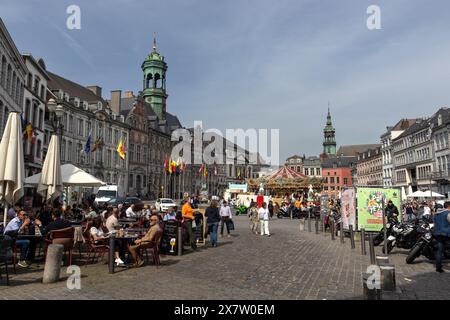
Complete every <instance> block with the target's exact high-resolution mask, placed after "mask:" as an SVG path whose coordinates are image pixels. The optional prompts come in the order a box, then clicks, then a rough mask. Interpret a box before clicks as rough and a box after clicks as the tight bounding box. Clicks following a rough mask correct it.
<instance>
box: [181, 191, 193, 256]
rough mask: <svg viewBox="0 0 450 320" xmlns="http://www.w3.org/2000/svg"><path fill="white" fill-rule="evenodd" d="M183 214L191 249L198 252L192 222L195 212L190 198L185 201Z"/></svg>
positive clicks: (182, 209)
mask: <svg viewBox="0 0 450 320" xmlns="http://www.w3.org/2000/svg"><path fill="white" fill-rule="evenodd" d="M181 214H182V215H183V220H184V223H185V225H186V229H187V232H188V234H189V242H190V244H191V247H192V249H194V250H196V249H197V244H196V241H195V236H194V230H193V229H192V221H194V210H192V207H191V198H190V197H189V196H188V197H187V198H186V199H184V204H183V207H182V208H181Z"/></svg>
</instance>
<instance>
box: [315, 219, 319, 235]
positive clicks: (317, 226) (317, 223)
mask: <svg viewBox="0 0 450 320" xmlns="http://www.w3.org/2000/svg"><path fill="white" fill-rule="evenodd" d="M315 227H316V234H319V218H317V217H316V223H315Z"/></svg>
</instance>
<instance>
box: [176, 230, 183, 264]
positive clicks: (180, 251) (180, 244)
mask: <svg viewBox="0 0 450 320" xmlns="http://www.w3.org/2000/svg"><path fill="white" fill-rule="evenodd" d="M177 238H178V239H177V240H176V241H177V245H178V255H179V256H181V255H183V245H184V244H183V228H182V227H181V224H179V225H178V229H177Z"/></svg>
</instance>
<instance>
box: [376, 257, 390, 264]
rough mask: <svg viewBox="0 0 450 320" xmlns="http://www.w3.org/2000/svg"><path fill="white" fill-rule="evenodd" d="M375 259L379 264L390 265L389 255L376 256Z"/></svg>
mask: <svg viewBox="0 0 450 320" xmlns="http://www.w3.org/2000/svg"><path fill="white" fill-rule="evenodd" d="M375 260H376V263H377V266H387V265H389V257H388V256H376V257H375Z"/></svg>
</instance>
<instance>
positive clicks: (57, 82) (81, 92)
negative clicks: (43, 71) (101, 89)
mask: <svg viewBox="0 0 450 320" xmlns="http://www.w3.org/2000/svg"><path fill="white" fill-rule="evenodd" d="M47 74H48V75H49V77H50V80H49V81H48V84H47V85H48V87H49V88H50V89H51V90H59V89H61V90H62V91H64V92H67V93H68V94H69V95H70V97H77V98H79V99H80V100H81V101H87V102H98V101H101V102H102V103H103V104H104V105H105V106H106V105H107V101H106V100H104V99H103V98H102V97H100V96H97V95H96V94H95V93H93V92H92V91H91V90H89V89H88V88H86V87H83V86H82V85H80V84H78V83H75V82H73V81H70V80H68V79H66V78H63V77H61V76H59V75H57V74H55V73H53V72H50V71H48V70H47Z"/></svg>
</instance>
